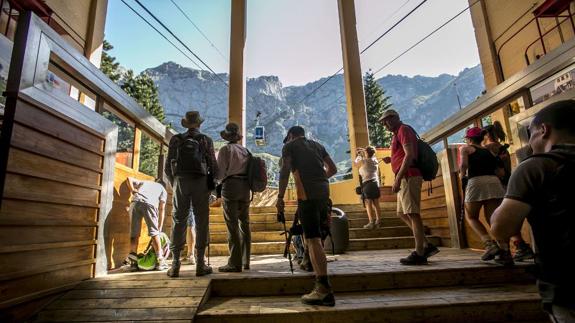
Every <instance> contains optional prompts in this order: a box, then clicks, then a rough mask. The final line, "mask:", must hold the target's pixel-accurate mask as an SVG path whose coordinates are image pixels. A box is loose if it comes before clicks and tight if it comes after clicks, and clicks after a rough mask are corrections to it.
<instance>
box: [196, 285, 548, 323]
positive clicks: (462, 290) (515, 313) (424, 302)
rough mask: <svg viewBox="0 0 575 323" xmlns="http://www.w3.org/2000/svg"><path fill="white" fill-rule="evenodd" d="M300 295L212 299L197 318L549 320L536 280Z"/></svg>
mask: <svg viewBox="0 0 575 323" xmlns="http://www.w3.org/2000/svg"><path fill="white" fill-rule="evenodd" d="M300 297H301V294H297V295H286V296H265V297H234V296H232V297H212V298H210V299H209V300H208V301H207V302H206V304H204V306H202V307H201V308H200V310H199V312H198V314H197V315H196V317H195V321H196V322H246V321H248V320H253V319H257V320H258V321H261V322H426V323H430V322H431V323H432V322H441V323H443V322H470V323H471V322H513V321H526V320H543V319H545V314H544V313H543V312H542V310H541V305H540V302H541V300H540V297H539V294H538V293H537V289H536V287H535V285H534V284H532V283H516V284H501V285H479V286H449V287H431V288H413V289H396V290H379V291H367V292H366V291H359V292H349V293H336V306H335V307H316V306H306V305H303V304H301V301H300Z"/></svg>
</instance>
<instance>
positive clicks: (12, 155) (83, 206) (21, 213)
mask: <svg viewBox="0 0 575 323" xmlns="http://www.w3.org/2000/svg"><path fill="white" fill-rule="evenodd" d="M15 111H16V112H15V115H14V122H13V130H12V140H11V143H10V147H9V153H8V164H7V171H6V180H5V186H4V192H3V199H2V207H1V210H0V306H1V307H4V306H7V305H10V304H11V303H20V302H22V301H23V300H26V299H33V298H37V297H38V296H41V295H43V294H47V293H48V292H54V291H57V290H59V289H62V288H66V287H67V286H69V285H70V284H74V283H77V282H79V281H81V280H84V279H88V278H91V277H93V275H94V270H95V268H94V265H95V255H96V239H97V237H96V234H97V224H98V222H97V221H98V219H97V218H98V211H99V205H100V193H101V190H102V186H101V185H102V183H101V180H102V173H103V164H104V155H105V154H104V143H105V137H103V136H101V135H98V134H96V133H95V132H92V131H89V130H88V129H86V128H83V127H80V126H77V125H75V124H74V123H73V122H72V121H71V120H68V119H66V118H65V117H64V116H61V115H59V114H57V113H56V112H54V111H53V110H50V109H45V108H41V107H39V106H36V105H34V104H31V103H28V102H25V101H22V100H18V101H17V103H16V109H15Z"/></svg>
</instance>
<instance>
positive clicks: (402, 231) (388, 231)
mask: <svg viewBox="0 0 575 323" xmlns="http://www.w3.org/2000/svg"><path fill="white" fill-rule="evenodd" d="M411 235H412V233H411V229H410V228H409V227H408V226H406V225H403V226H395V227H382V228H376V229H364V228H352V229H349V238H350V239H365V238H385V237H402V236H411Z"/></svg>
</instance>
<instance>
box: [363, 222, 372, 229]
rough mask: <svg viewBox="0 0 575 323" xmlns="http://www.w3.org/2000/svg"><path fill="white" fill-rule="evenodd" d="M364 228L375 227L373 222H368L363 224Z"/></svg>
mask: <svg viewBox="0 0 575 323" xmlns="http://www.w3.org/2000/svg"><path fill="white" fill-rule="evenodd" d="M363 228H364V229H375V223H374V222H369V223H368V224H366V225H364V226H363Z"/></svg>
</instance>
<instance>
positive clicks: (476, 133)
mask: <svg viewBox="0 0 575 323" xmlns="http://www.w3.org/2000/svg"><path fill="white" fill-rule="evenodd" d="M484 135H485V133H484V132H483V129H481V128H479V127H472V128H469V129H467V131H465V138H479V137H483V136H484Z"/></svg>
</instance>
